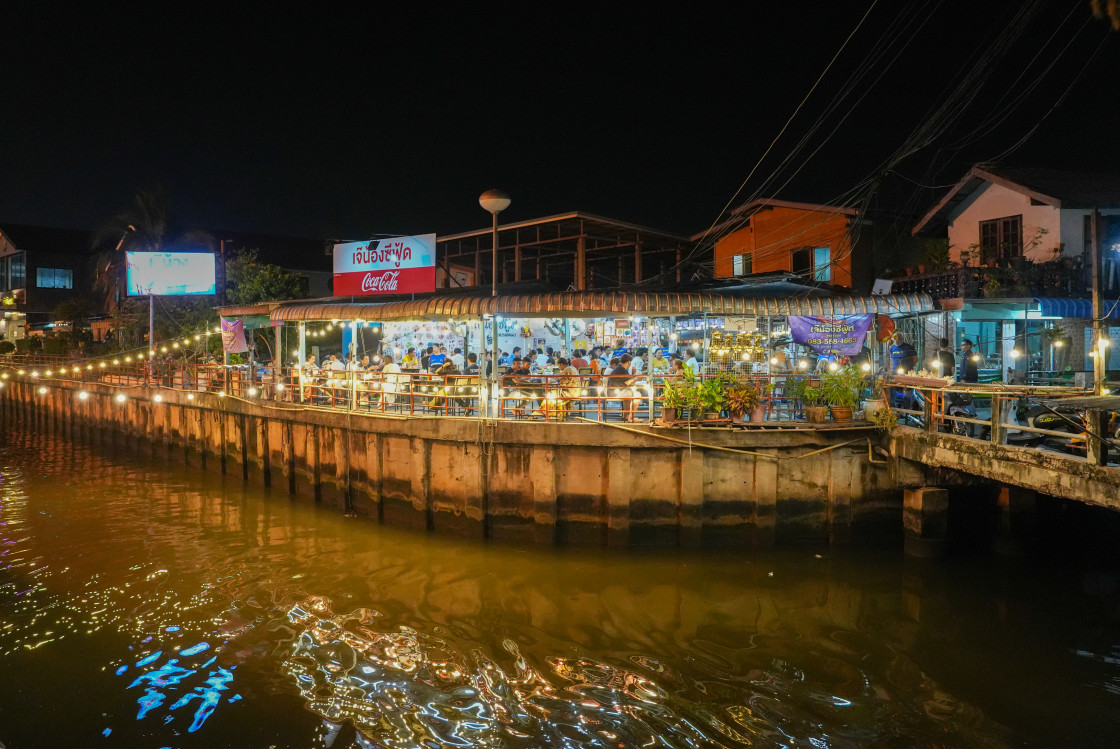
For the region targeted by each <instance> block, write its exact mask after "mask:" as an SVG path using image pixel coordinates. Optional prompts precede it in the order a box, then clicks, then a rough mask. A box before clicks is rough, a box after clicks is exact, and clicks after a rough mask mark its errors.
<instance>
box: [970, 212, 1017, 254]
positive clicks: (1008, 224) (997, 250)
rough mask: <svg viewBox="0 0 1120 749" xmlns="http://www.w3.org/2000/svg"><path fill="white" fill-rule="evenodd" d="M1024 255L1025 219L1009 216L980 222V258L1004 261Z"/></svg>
mask: <svg viewBox="0 0 1120 749" xmlns="http://www.w3.org/2000/svg"><path fill="white" fill-rule="evenodd" d="M1022 254H1023V217H1022V216H1007V217H1005V218H997V219H993V220H991V221H981V222H980V256H981V257H982V258H985V259H991V258H995V259H1004V258H1010V257H1018V256H1020V255H1022Z"/></svg>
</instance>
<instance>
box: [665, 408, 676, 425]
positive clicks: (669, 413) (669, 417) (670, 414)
mask: <svg viewBox="0 0 1120 749" xmlns="http://www.w3.org/2000/svg"><path fill="white" fill-rule="evenodd" d="M680 417H681V410H680V409H679V408H662V409H661V423H662V424H673V423H675V422H676V421H677V420H678V419H680Z"/></svg>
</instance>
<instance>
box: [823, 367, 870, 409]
mask: <svg viewBox="0 0 1120 749" xmlns="http://www.w3.org/2000/svg"><path fill="white" fill-rule="evenodd" d="M862 388H863V373H861V372H860V371H859V370H858V369H856V368H855V367H842V368H840V369H838V370H836V371H835V372H825V373H824V374H822V375H821V396H822V397H823V398H824V401H825V403H827V404H828V405H830V406H841V407H847V408H855V407H856V405H858V404H859V391H860V390H861V389H862Z"/></svg>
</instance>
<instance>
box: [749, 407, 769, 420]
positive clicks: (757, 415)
mask: <svg viewBox="0 0 1120 749" xmlns="http://www.w3.org/2000/svg"><path fill="white" fill-rule="evenodd" d="M751 421H753V422H756V423H757V422H760V421H766V406H759V407H758V408H756V409H755V410H753V411H751Z"/></svg>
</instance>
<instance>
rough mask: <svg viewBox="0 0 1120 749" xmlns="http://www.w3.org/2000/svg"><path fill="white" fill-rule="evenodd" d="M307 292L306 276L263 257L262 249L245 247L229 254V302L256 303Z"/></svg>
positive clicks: (227, 272)
mask: <svg viewBox="0 0 1120 749" xmlns="http://www.w3.org/2000/svg"><path fill="white" fill-rule="evenodd" d="M305 296H307V294H306V292H305V291H304V289H303V283H302V279H301V277H300V276H299V275H298V274H295V273H290V272H288V271H286V270H284V269H283V268H281V267H280V266H279V265H273V264H272V263H266V262H264V261H262V260H261V259H260V250H257V249H252V250H248V249H242V250H237V251H235V252H233V253H232V254H231V255H230V256H229V257H227V258H226V302H227V303H228V304H255V303H257V302H274V301H279V300H282V299H302V298H304V297H305Z"/></svg>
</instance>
